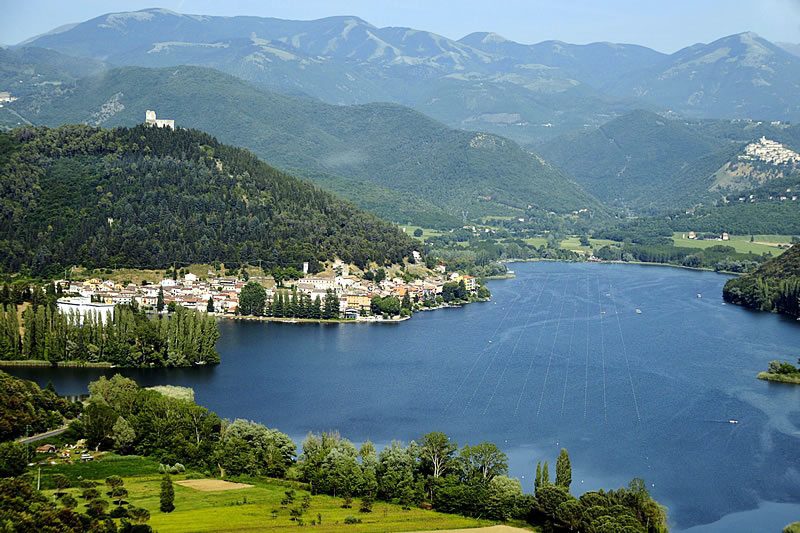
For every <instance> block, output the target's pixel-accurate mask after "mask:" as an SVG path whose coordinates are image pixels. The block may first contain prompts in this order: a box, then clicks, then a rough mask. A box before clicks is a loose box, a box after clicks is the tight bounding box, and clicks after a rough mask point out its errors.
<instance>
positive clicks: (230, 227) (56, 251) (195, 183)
mask: <svg viewBox="0 0 800 533" xmlns="http://www.w3.org/2000/svg"><path fill="white" fill-rule="evenodd" d="M0 139H2V141H3V142H0V147H2V152H3V153H2V154H0V164H2V167H0V172H2V175H3V180H2V182H1V183H2V193H1V194H0V197H1V198H2V203H0V220H3V224H0V247H2V249H3V250H4V253H3V254H0V268H2V269H3V270H5V271H9V272H19V271H23V272H24V271H30V272H32V273H34V274H45V273H55V272H58V271H59V270H63V268H64V267H65V266H66V265H72V264H81V265H85V266H88V267H125V266H131V267H140V268H163V267H165V266H168V265H171V264H173V262H179V263H208V262H213V261H224V262H226V263H241V262H247V261H249V262H251V263H252V262H253V261H261V262H262V264H263V266H265V267H268V266H271V265H295V266H299V265H300V263H301V262H303V261H314V260H320V261H323V260H327V259H331V258H333V257H335V256H338V257H340V258H342V259H343V260H345V261H348V262H354V263H356V264H360V265H364V264H366V263H367V262H368V261H373V260H374V261H378V262H399V261H402V259H403V257H404V256H407V255H408V254H409V253H410V252H411V250H412V248H413V247H414V242H413V241H412V240H411V239H410V238H409V237H407V236H405V235H403V234H402V232H400V230H399V229H397V228H396V227H394V226H392V225H390V224H388V223H386V222H383V221H381V220H380V219H378V218H376V217H375V216H373V215H370V214H366V213H364V212H362V211H359V210H358V209H357V208H355V207H353V206H352V205H350V204H349V203H346V202H343V201H341V200H339V199H338V198H336V197H334V196H332V195H331V194H329V193H326V192H323V191H320V190H319V189H317V188H315V187H314V186H312V185H310V184H308V183H306V182H303V181H301V180H298V179H296V178H294V177H292V176H290V175H288V174H285V173H283V172H280V171H278V170H276V169H274V168H272V167H270V166H268V165H267V164H265V163H263V162H261V161H259V160H258V159H257V158H256V157H255V156H253V155H252V154H251V153H250V152H248V151H246V150H243V149H240V148H234V147H230V146H227V145H224V144H220V143H219V142H218V141H217V140H216V139H214V138H213V137H211V136H209V135H207V134H205V133H202V132H199V131H196V130H178V131H171V130H168V129H163V130H162V129H155V128H148V127H144V126H139V127H136V128H132V129H126V128H121V129H114V130H105V129H97V128H92V127H88V126H63V127H60V128H57V129H48V128H35V129H34V128H21V129H17V130H14V131H12V132H11V133H10V134H0Z"/></svg>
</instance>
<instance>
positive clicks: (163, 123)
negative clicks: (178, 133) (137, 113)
mask: <svg viewBox="0 0 800 533" xmlns="http://www.w3.org/2000/svg"><path fill="white" fill-rule="evenodd" d="M144 123H145V124H146V125H148V126H154V127H156V128H169V129H171V130H174V129H175V121H174V120H172V119H169V120H167V119H163V118H156V112H155V111H151V110H149V109H148V110H147V111H145V113H144Z"/></svg>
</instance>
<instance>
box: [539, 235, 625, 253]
mask: <svg viewBox="0 0 800 533" xmlns="http://www.w3.org/2000/svg"><path fill="white" fill-rule="evenodd" d="M525 242H526V243H527V244H530V245H532V246H536V247H540V246H546V245H547V238H545V237H529V238H527V239H525ZM589 243H590V244H591V247H592V248H593V249H595V250H596V249H598V248H602V247H603V246H605V245H607V244H614V241H610V240H608V239H589ZM561 248H563V249H564V250H572V251H573V252H583V253H586V252H588V251H589V247H587V246H581V239H580V237H578V236H575V235H573V236H571V237H567V238H566V239H564V240H562V241H561Z"/></svg>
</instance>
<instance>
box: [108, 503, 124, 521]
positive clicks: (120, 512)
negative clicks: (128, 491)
mask: <svg viewBox="0 0 800 533" xmlns="http://www.w3.org/2000/svg"><path fill="white" fill-rule="evenodd" d="M108 516H110V517H111V518H128V510H127V509H126V508H124V507H123V506H121V505H118V506H116V507H114V508H113V509H112V510H111V512H110V513H108Z"/></svg>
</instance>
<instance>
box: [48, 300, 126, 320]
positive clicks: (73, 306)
mask: <svg viewBox="0 0 800 533" xmlns="http://www.w3.org/2000/svg"><path fill="white" fill-rule="evenodd" d="M56 305H57V306H58V310H59V311H60V312H61V313H64V314H66V315H70V314H74V315H77V316H78V320H79V322H81V323H83V319H84V317H87V316H94V317H95V318H98V319H99V320H100V321H101V322H102V323H103V324H105V323H106V321H107V320H108V319H109V318H114V304H105V303H97V302H93V301H91V299H90V298H61V299H59V300H58V301H56Z"/></svg>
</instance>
